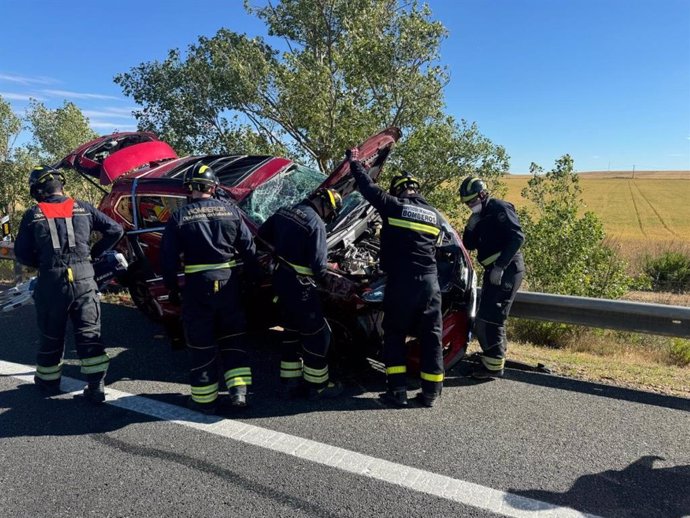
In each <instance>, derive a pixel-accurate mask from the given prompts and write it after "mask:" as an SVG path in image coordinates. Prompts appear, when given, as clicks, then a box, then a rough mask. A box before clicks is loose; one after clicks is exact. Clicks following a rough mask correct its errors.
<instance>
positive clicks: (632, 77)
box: [0, 0, 690, 173]
mask: <svg viewBox="0 0 690 518" xmlns="http://www.w3.org/2000/svg"><path fill="white" fill-rule="evenodd" d="M254 3H256V2H254ZM428 3H429V5H430V6H431V9H432V11H433V17H434V18H436V19H438V20H440V21H441V22H442V23H443V24H444V25H445V26H446V27H447V28H448V30H449V36H448V38H447V39H446V40H445V41H444V43H443V45H442V48H441V62H442V64H444V65H446V66H447V67H448V69H449V71H450V74H451V81H450V83H449V84H448V86H447V88H446V92H445V95H446V101H447V111H448V113H450V114H452V115H454V116H455V117H456V118H464V119H466V120H469V121H475V122H477V124H478V125H479V128H480V130H481V131H482V133H484V134H485V135H486V136H487V137H489V138H490V139H492V140H493V141H494V142H495V143H497V144H501V145H503V146H504V147H505V148H506V149H507V151H508V153H509V154H510V156H511V171H512V172H515V173H524V172H527V171H528V169H529V164H530V162H537V163H538V164H540V165H542V166H543V167H545V168H546V169H549V168H550V167H551V166H552V165H553V162H554V160H556V159H557V158H558V157H560V156H561V155H563V154H565V153H570V154H571V155H572V156H573V157H574V159H575V167H576V169H577V170H579V171H591V170H608V169H610V170H630V169H632V168H633V166H634V167H635V168H636V169H637V170H647V169H686V170H687V169H690V0H430V1H429V2H428ZM221 27H226V28H228V29H230V30H234V31H236V32H245V33H247V34H250V35H262V36H265V32H264V29H263V26H262V25H261V24H260V23H259V22H258V21H257V20H256V19H254V18H252V17H250V16H248V15H247V14H246V13H245V12H244V10H243V8H242V2H241V0H196V1H191V0H187V1H181V0H169V1H166V2H163V1H161V0H151V1H149V2H141V1H140V0H119V1H118V2H93V1H88V2H87V1H83V0H70V1H68V2H63V1H58V0H55V1H48V0H44V1H38V0H23V1H18V0H0V95H2V96H3V97H4V99H5V100H6V101H9V102H10V103H11V104H12V106H13V108H14V109H15V111H16V112H17V113H22V111H23V110H24V109H25V108H26V106H27V99H28V97H29V96H32V97H35V98H37V99H39V100H41V101H42V102H44V103H45V104H46V105H47V106H48V107H49V108H56V107H58V106H61V105H62V104H63V102H64V100H65V99H67V100H69V101H72V102H74V103H75V104H77V105H78V106H79V107H80V108H81V109H82V110H83V111H84V113H85V114H86V115H87V116H88V117H89V118H90V121H91V125H92V127H93V129H94V130H95V131H96V132H98V133H102V134H105V133H110V132H112V131H113V130H115V129H117V130H121V131H123V130H130V129H133V128H134V127H135V125H136V122H135V121H134V119H133V118H132V117H131V114H130V112H131V110H132V109H133V108H135V105H134V103H133V101H132V100H131V99H127V98H125V97H124V96H123V95H122V93H121V90H120V88H119V87H118V86H117V85H116V84H114V83H113V80H112V79H113V77H114V76H115V75H116V74H117V73H119V72H124V71H127V70H129V69H130V68H131V67H133V66H135V65H137V64H139V63H141V62H144V61H151V60H156V59H163V58H164V57H165V55H166V54H167V51H168V50H169V49H171V48H182V49H184V48H186V47H187V46H188V45H189V44H192V43H195V42H196V40H197V38H198V36H200V35H205V36H212V35H213V34H215V33H216V31H217V30H218V29H219V28H221ZM269 41H270V39H269Z"/></svg>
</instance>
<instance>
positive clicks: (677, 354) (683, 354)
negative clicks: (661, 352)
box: [670, 338, 690, 367]
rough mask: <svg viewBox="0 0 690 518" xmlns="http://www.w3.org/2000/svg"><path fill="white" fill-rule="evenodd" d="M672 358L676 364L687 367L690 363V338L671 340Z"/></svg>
mask: <svg viewBox="0 0 690 518" xmlns="http://www.w3.org/2000/svg"><path fill="white" fill-rule="evenodd" d="M670 355H671V360H672V361H673V363H674V364H675V365H678V366H680V367H685V366H686V365H690V340H685V339H683V338H674V339H673V340H671V351H670Z"/></svg>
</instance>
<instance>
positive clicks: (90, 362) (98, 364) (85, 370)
mask: <svg viewBox="0 0 690 518" xmlns="http://www.w3.org/2000/svg"><path fill="white" fill-rule="evenodd" d="M109 363H110V357H109V356H108V355H107V354H101V355H100V356H94V357H93V358H84V359H82V360H81V372H82V374H94V373H96V372H105V371H107V370H108V364H109Z"/></svg>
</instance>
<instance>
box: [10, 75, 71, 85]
mask: <svg viewBox="0 0 690 518" xmlns="http://www.w3.org/2000/svg"><path fill="white" fill-rule="evenodd" d="M0 81H5V82H9V83H18V84H20V85H30V84H38V85H50V84H54V83H57V82H58V81H57V80H56V79H53V78H51V77H44V76H35V77H29V76H20V75H18V74H3V73H0Z"/></svg>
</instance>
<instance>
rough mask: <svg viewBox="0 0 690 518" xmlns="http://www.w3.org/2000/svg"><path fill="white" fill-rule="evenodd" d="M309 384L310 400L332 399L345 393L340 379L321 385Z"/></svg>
mask: <svg viewBox="0 0 690 518" xmlns="http://www.w3.org/2000/svg"><path fill="white" fill-rule="evenodd" d="M309 385H310V386H309V394H308V395H307V399H309V401H319V400H321V399H332V398H335V397H338V396H339V395H340V394H342V393H343V385H342V383H340V382H339V381H335V382H333V381H328V382H326V383H325V384H323V385H321V386H318V385H314V384H313V383H310V384H309Z"/></svg>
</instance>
